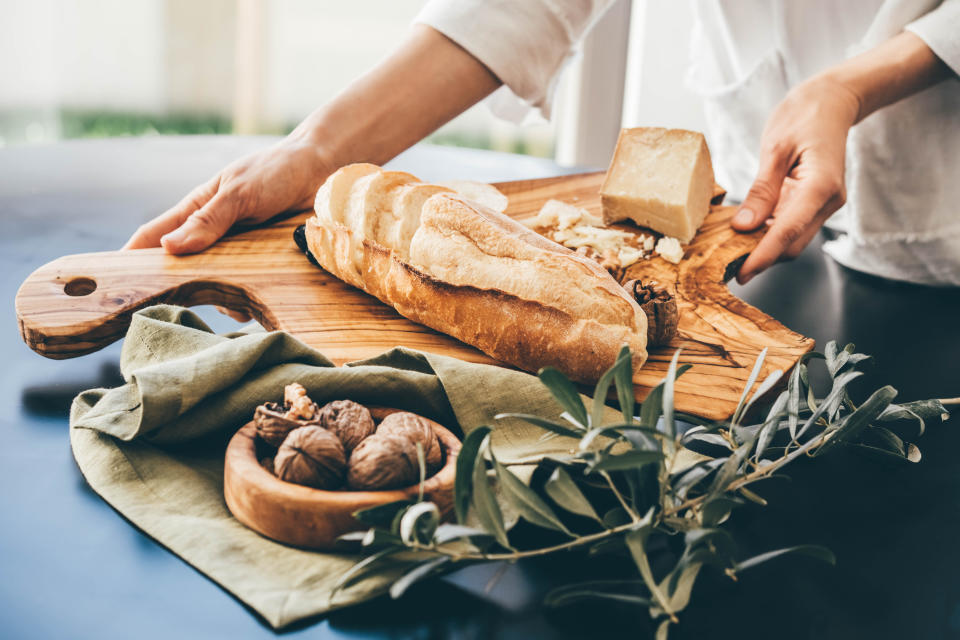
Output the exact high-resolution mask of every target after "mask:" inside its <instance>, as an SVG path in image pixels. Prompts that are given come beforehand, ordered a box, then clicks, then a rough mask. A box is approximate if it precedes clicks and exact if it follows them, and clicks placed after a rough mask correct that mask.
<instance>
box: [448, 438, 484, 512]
mask: <svg viewBox="0 0 960 640" xmlns="http://www.w3.org/2000/svg"><path fill="white" fill-rule="evenodd" d="M489 434H490V427H487V426H482V427H477V428H476V429H474V430H473V431H471V432H470V433H469V434H467V437H466V438H464V440H463V443H462V444H461V445H460V453H458V454H457V474H456V477H455V479H454V483H453V506H454V511H455V512H456V514H457V522H459V523H461V524H462V523H464V522H466V521H467V512H468V511H469V509H470V496H471V495H472V493H473V468H474V466H475V462H476V459H477V456H478V455H479V453H480V446H481V445H482V444H483V442H484V440H486V438H487V436H488V435H489Z"/></svg>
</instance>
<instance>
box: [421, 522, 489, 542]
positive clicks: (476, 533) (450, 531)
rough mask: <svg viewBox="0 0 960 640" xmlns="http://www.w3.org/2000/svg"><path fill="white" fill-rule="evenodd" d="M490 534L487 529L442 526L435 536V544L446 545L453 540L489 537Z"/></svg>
mask: <svg viewBox="0 0 960 640" xmlns="http://www.w3.org/2000/svg"><path fill="white" fill-rule="evenodd" d="M489 536H490V533H489V532H487V531H486V530H485V529H478V528H476V527H467V526H464V525H462V524H441V525H440V526H438V527H437V530H436V532H435V533H434V534H433V542H434V544H438V545H440V544H446V543H447V542H450V541H452V540H459V539H461V538H475V537H489Z"/></svg>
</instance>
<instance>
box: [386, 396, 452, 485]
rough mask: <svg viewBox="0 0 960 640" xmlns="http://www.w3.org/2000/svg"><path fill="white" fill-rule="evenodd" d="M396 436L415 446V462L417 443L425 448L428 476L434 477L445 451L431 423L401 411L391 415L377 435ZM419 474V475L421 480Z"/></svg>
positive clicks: (424, 454)
mask: <svg viewBox="0 0 960 640" xmlns="http://www.w3.org/2000/svg"><path fill="white" fill-rule="evenodd" d="M381 434H396V435H399V436H403V437H404V438H406V439H407V440H409V441H410V442H412V443H413V444H414V452H413V455H414V461H416V455H417V453H416V443H418V442H419V443H420V444H421V445H422V446H423V459H424V461H425V462H426V465H427V475H428V476H430V475H432V474H433V473H434V472H435V471H436V470H437V469H439V468H440V465H441V464H442V463H443V450H442V449H441V448H440V441H439V440H437V434H436V433H434V431H433V428H432V427H431V426H430V423H429V422H427V421H426V420H424V419H423V418H421V417H420V416H418V415H415V414H413V413H407V412H406V411H399V412H397V413H391V414H390V415H388V416H387V417H386V418H384V419H383V421H382V422H381V423H380V424H379V426H377V433H376V435H378V436H379V435H381ZM419 475H420V474H419V473H418V474H417V476H418V479H419Z"/></svg>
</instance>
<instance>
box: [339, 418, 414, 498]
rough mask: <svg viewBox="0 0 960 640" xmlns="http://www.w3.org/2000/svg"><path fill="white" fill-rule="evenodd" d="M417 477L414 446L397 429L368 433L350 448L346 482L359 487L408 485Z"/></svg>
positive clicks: (375, 487) (376, 488)
mask: <svg viewBox="0 0 960 640" xmlns="http://www.w3.org/2000/svg"><path fill="white" fill-rule="evenodd" d="M419 479H420V463H419V462H418V460H417V446H416V444H415V443H414V442H413V441H412V440H409V439H408V438H407V437H406V436H404V435H402V434H400V433H380V432H379V431H378V432H377V433H375V434H374V435H372V436H370V437H369V438H367V439H366V440H364V441H363V442H361V443H360V444H359V445H357V448H356V449H354V450H353V453H352V454H351V455H350V469H349V470H348V471H347V486H349V487H350V488H351V489H358V490H368V491H371V490H384V489H399V488H401V487H409V486H410V485H412V484H416V482H417V481H418V480H419Z"/></svg>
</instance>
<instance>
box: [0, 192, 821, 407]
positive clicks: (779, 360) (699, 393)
mask: <svg viewBox="0 0 960 640" xmlns="http://www.w3.org/2000/svg"><path fill="white" fill-rule="evenodd" d="M602 180H603V174H602V173H588V174H580V175H573V176H561V177H557V178H545V179H540V180H520V181H516V182H504V183H500V184H498V185H496V186H497V187H498V188H499V189H500V190H501V191H502V192H503V193H504V194H506V195H507V196H509V198H510V206H509V208H508V209H507V214H508V215H511V216H513V217H515V218H517V219H524V218H530V217H533V216H535V215H536V214H537V212H538V211H539V210H540V207H541V206H542V205H543V203H544V202H546V200H548V199H550V198H556V199H559V200H563V201H565V202H569V203H572V204H576V205H578V206H581V207H584V208H586V209H588V210H590V211H591V212H592V213H594V214H597V215H599V212H600V198H599V189H600V184H601V182H602ZM733 212H734V208H733V207H723V206H717V207H714V208H713V209H712V211H711V212H710V214H709V215H708V216H707V219H706V221H705V222H704V224H703V226H702V227H701V229H700V232H699V233H698V234H697V237H696V238H695V239H694V241H693V242H692V243H691V244H690V245H689V246H688V247H687V250H686V257H685V259H684V260H683V261H682V262H681V263H680V264H679V265H673V264H670V263H668V262H666V261H664V260H663V259H661V258H659V257H656V258H652V259H650V260H643V261H641V262H639V263H638V264H636V265H634V266H632V267H631V268H630V269H629V270H628V271H627V273H626V274H625V276H624V280H626V279H630V278H641V279H643V280H648V279H654V280H657V281H658V282H659V283H660V284H661V285H663V286H669V287H671V288H673V289H675V291H676V295H677V305H678V311H679V316H680V321H679V335H678V337H677V338H676V339H675V340H674V341H673V342H672V343H671V344H669V345H665V346H661V347H655V348H653V349H652V350H651V351H650V357H649V360H648V362H647V364H646V365H645V366H644V367H643V368H642V369H641V370H640V371H638V372H636V374H635V376H634V382H635V383H636V395H637V399H638V400H642V399H643V398H644V397H645V396H646V394H647V392H648V391H649V389H650V388H651V387H652V386H653V385H655V384H657V383H658V382H659V381H660V380H661V379H662V378H663V376H664V374H665V373H666V370H667V366H668V365H669V362H670V358H671V357H672V355H673V353H674V351H675V350H676V349H677V348H681V349H682V350H683V351H682V354H681V356H680V362H681V363H683V362H689V363H691V364H693V365H694V366H693V368H692V369H691V370H690V371H689V372H687V373H686V374H685V375H684V376H683V377H682V378H680V380H679V381H678V382H677V386H676V406H677V409H678V410H679V411H684V412H687V413H692V414H697V415H701V416H704V417H707V418H712V419H723V418H727V417H729V416H730V415H731V414H732V413H733V411H734V409H735V408H736V405H737V401H738V399H739V397H740V393H741V391H742V389H743V386H744V384H745V383H746V380H747V377H748V376H749V374H750V371H751V369H752V367H753V363H754V361H755V360H756V358H757V355H758V354H759V353H760V351H761V350H762V349H763V348H764V347H766V348H767V349H768V354H767V358H766V364H765V366H764V370H763V371H762V373H761V376H760V378H759V379H760V380H763V378H764V377H766V375H767V374H768V373H769V372H771V371H773V370H774V369H781V370H783V371H784V372H786V371H787V370H789V369H790V368H791V367H792V366H793V365H794V364H795V363H796V362H797V360H798V359H799V358H800V356H801V355H802V354H804V353H806V352H807V351H810V350H811V349H812V348H813V340H812V339H811V338H807V337H804V336H802V335H800V334H798V333H795V332H793V331H790V330H789V329H787V328H786V327H784V326H783V325H782V324H780V323H779V322H777V321H776V320H774V319H773V318H771V317H770V316H768V315H766V314H764V313H762V312H761V311H759V310H758V309H755V308H753V307H751V306H750V305H748V304H746V303H745V302H743V301H742V300H739V299H738V298H736V297H734V296H733V295H732V294H731V293H730V291H729V289H727V286H726V284H725V283H726V282H727V281H729V280H730V278H731V277H732V276H733V275H734V274H735V273H736V270H737V266H738V265H739V264H740V263H741V262H740V261H741V260H742V259H743V257H744V256H746V254H748V253H749V252H750V251H751V250H752V249H753V247H754V246H756V244H757V242H758V240H759V238H760V236H761V233H762V232H757V233H753V234H739V233H736V232H734V231H733V230H732V229H731V228H730V226H729V224H728V220H729V218H730V216H732V215H733ZM307 215H308V214H307V213H303V214H298V215H296V216H294V217H292V218H288V219H286V220H283V221H281V222H277V223H275V224H273V225H271V226H267V227H261V228H256V229H252V230H249V231H245V232H243V233H238V234H236V235H232V236H230V237H227V238H225V239H223V240H222V241H221V242H219V243H218V244H217V245H215V246H214V247H212V248H210V249H208V250H207V251H205V252H203V253H200V254H197V255H192V256H171V255H167V254H166V253H164V251H163V250H162V249H141V250H137V251H125V252H124V251H108V252H103V253H87V254H78V255H71V256H65V257H63V258H60V259H58V260H54V261H53V262H51V263H49V264H46V265H44V266H43V267H40V268H39V269H37V270H36V271H35V272H34V273H33V274H31V275H30V277H29V278H27V280H26V281H25V282H24V283H23V285H22V286H21V288H20V291H19V292H18V293H17V299H16V309H17V318H18V320H19V325H20V334H21V336H22V337H23V339H24V341H25V342H26V343H27V344H28V345H29V346H30V347H31V348H32V349H34V350H35V351H37V352H38V353H40V354H42V355H44V356H47V357H49V358H73V357H76V356H81V355H84V354H87V353H90V352H92V351H96V350H98V349H101V348H103V347H104V346H106V345H108V344H110V343H112V342H114V341H115V340H119V339H120V338H122V337H123V335H124V333H125V332H126V329H127V326H128V325H129V322H130V316H131V315H132V314H133V312H135V311H136V310H138V309H142V308H144V307H147V306H150V305H153V304H158V303H170V304H179V305H185V306H191V305H200V304H214V305H220V306H224V307H228V308H230V309H234V310H237V311H245V312H247V313H249V314H250V315H252V316H253V317H254V318H255V319H257V320H258V321H259V322H260V323H261V324H262V325H263V326H264V327H266V328H267V329H280V330H284V331H288V332H290V333H292V334H293V335H295V336H297V337H298V338H300V339H301V340H303V341H304V342H305V343H307V344H309V345H311V346H313V347H315V348H317V349H318V350H320V351H321V352H322V353H324V354H325V355H326V356H327V357H329V358H330V359H331V360H333V361H334V362H335V363H337V364H338V365H340V364H343V363H345V362H350V361H352V360H359V359H363V358H368V357H371V356H374V355H376V354H379V353H382V352H383V351H385V350H387V349H390V348H392V347H395V346H404V347H409V348H412V349H420V350H423V351H430V352H432V353H438V354H442V355H448V356H454V357H457V358H461V359H463V360H468V361H471V362H486V363H496V361H494V360H492V359H491V358H489V357H488V356H486V355H484V354H482V353H480V352H479V351H477V350H476V349H474V348H472V347H470V346H468V345H466V344H463V343H461V342H458V341H457V340H454V339H453V338H450V337H448V336H446V335H444V334H440V333H437V332H435V331H433V330H431V329H428V328H426V327H424V326H421V325H419V324H416V323H413V322H411V321H409V320H407V319H405V318H403V317H402V316H400V315H398V314H397V313H396V312H395V311H394V310H393V309H392V308H390V307H388V306H386V305H384V304H383V303H381V302H380V301H379V300H377V299H375V298H373V297H371V296H368V295H367V294H365V293H363V292H361V291H359V290H357V289H354V288H353V287H350V286H349V285H346V284H344V283H343V282H341V281H339V280H337V279H336V278H334V277H333V276H331V275H329V274H327V273H326V272H325V271H323V270H321V269H319V268H318V267H315V266H314V265H312V264H311V263H310V262H309V261H308V260H307V258H306V257H305V256H304V254H303V253H301V252H300V251H299V250H298V249H297V247H296V245H295V244H294V242H293V231H294V229H296V227H297V226H299V225H300V224H302V223H303V221H304V219H305V218H306V217H307Z"/></svg>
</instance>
